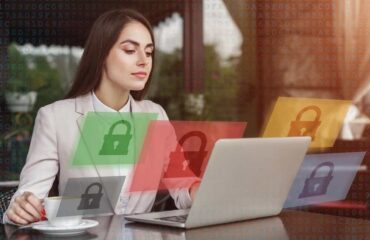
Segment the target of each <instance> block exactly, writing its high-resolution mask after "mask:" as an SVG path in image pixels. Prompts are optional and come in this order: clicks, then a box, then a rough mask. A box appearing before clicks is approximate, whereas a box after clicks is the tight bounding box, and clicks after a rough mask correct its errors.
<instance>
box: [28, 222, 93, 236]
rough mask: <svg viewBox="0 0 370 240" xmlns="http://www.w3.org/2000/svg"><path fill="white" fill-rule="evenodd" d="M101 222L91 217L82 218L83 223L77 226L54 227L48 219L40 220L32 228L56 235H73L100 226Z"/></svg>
mask: <svg viewBox="0 0 370 240" xmlns="http://www.w3.org/2000/svg"><path fill="white" fill-rule="evenodd" d="M98 225H99V222H97V221H95V220H90V219H82V220H81V223H80V224H79V225H77V226H71V227H54V226H51V225H50V224H49V222H48V221H43V222H38V223H37V224H35V225H33V226H32V229H35V230H39V231H40V232H42V233H44V234H48V235H54V236H73V235H79V234H82V233H84V232H85V230H86V229H88V228H92V227H95V226H98Z"/></svg>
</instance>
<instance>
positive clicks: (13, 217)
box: [6, 208, 28, 225]
mask: <svg viewBox="0 0 370 240" xmlns="http://www.w3.org/2000/svg"><path fill="white" fill-rule="evenodd" d="M6 215H7V217H8V218H9V220H10V221H12V222H14V223H16V224H23V225H25V224H28V221H27V220H26V219H24V218H22V217H21V216H18V215H17V214H16V213H15V212H14V210H13V208H10V209H8V211H6Z"/></svg>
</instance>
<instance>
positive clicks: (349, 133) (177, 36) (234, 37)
mask: <svg viewBox="0 0 370 240" xmlns="http://www.w3.org/2000/svg"><path fill="white" fill-rule="evenodd" d="M119 7H128V8H134V9H136V10H138V11H140V12H141V13H143V14H144V15H145V16H146V17H147V18H148V19H149V20H150V22H151V23H152V25H153V27H154V32H155V41H156V59H155V69H154V74H153V81H152V85H151V88H150V91H149V93H148V96H147V98H148V99H151V100H153V101H155V102H157V103H159V104H161V105H162V106H163V107H164V108H165V110H166V111H167V113H168V115H169V117H170V119H172V120H213V121H216V120H218V121H221V120H222V121H247V122H248V127H247V131H246V136H250V137H256V136H259V135H260V133H261V130H262V129H261V128H262V126H263V124H264V122H265V121H266V119H267V118H268V115H269V111H270V109H271V107H272V104H273V102H274V101H275V100H276V98H277V97H279V96H291V97H310V98H326V99H345V100H351V101H352V103H353V106H352V107H351V109H350V113H349V114H348V116H347V119H346V121H345V126H344V130H343V132H342V134H341V135H340V138H338V140H337V142H336V144H335V146H334V147H333V148H332V149H330V150H329V151H331V152H338V151H339V152H346V151H360V150H361V151H362V150H364V151H367V150H368V149H369V146H370V144H369V137H370V128H369V118H368V117H369V115H370V106H369V104H370V94H369V92H370V12H369V11H368V9H370V1H368V0H351V1H347V0H305V1H300V0H296V1H291V0H279V1H273V0H270V1H269V0H95V1H93V3H91V2H90V1H86V0H68V1H58V0H51V1H38V0H32V1H31V0H30V1H28V0H26V1H24V0H12V1H2V2H1V3H0V86H1V90H0V114H1V115H0V129H1V131H0V132H1V135H0V170H1V171H3V173H1V174H0V175H1V176H2V178H3V179H5V180H6V181H8V182H9V181H10V180H12V181H13V180H14V181H13V182H16V180H17V178H18V176H19V172H20V170H21V168H22V166H23V164H24V161H25V159H26V155H27V151H28V146H29V142H30V138H31V134H32V127H33V120H34V117H35V116H36V113H37V111H38V109H39V108H40V107H42V106H44V105H46V104H49V103H51V102H53V101H56V100H58V99H62V98H63V97H64V96H65V94H66V93H67V91H68V89H69V87H70V86H71V83H72V79H73V76H74V73H75V71H76V68H77V65H78V62H79V59H80V57H81V55H82V52H83V45H84V41H85V40H86V37H87V34H88V32H89V30H90V27H91V25H92V23H93V22H94V20H95V19H96V18H97V16H99V15H100V14H101V13H102V12H104V11H107V10H110V9H114V8H119ZM368 159H369V155H368V154H367V155H366V157H365V162H364V164H365V165H367V162H368V161H369V160H368ZM5 180H4V182H6V181H5ZM369 180H370V177H369V176H368V173H367V171H365V172H362V173H359V174H358V176H357V177H356V179H355V183H354V184H353V186H352V188H351V191H350V194H349V196H348V199H349V200H351V201H352V202H354V201H362V203H364V202H365V201H366V200H367V198H368V196H370V192H369V191H368V189H370V184H369V183H368V182H369ZM0 182H1V178H0ZM10 182H11V181H10ZM4 186H6V185H4ZM0 189H1V188H0ZM351 206H352V207H351ZM353 206H357V205H350V207H348V208H343V207H334V208H328V207H325V208H320V207H319V206H316V207H312V208H311V209H309V210H312V211H324V212H327V213H332V214H337V215H338V214H339V215H348V216H353V217H365V218H367V216H368V210H367V208H366V207H365V208H363V207H362V208H355V207H353ZM361 206H363V205H361ZM354 209H355V210H354ZM356 209H357V210H356Z"/></svg>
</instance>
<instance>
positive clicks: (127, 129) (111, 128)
mask: <svg viewBox="0 0 370 240" xmlns="http://www.w3.org/2000/svg"><path fill="white" fill-rule="evenodd" d="M119 124H123V125H125V126H126V133H125V134H129V133H130V132H131V124H130V123H129V122H128V121H126V120H123V119H122V120H119V121H117V122H115V123H114V124H113V125H112V126H111V127H110V128H109V133H108V135H113V131H114V129H115V128H116V126H117V125H119Z"/></svg>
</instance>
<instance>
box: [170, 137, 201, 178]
mask: <svg viewBox="0 0 370 240" xmlns="http://www.w3.org/2000/svg"><path fill="white" fill-rule="evenodd" d="M191 137H198V138H199V139H200V141H201V142H200V148H199V150H198V151H183V145H184V143H185V141H187V140H188V139H190V138H191ZM206 145H207V137H206V135H205V134H204V133H202V132H201V131H191V132H188V133H187V134H185V135H184V136H183V137H182V138H181V139H180V141H179V142H178V144H177V147H176V150H175V151H174V152H171V153H170V163H169V166H168V169H167V173H166V177H194V174H195V175H196V176H197V177H199V176H200V174H201V167H202V164H203V162H204V159H205V157H206V156H207V154H208V152H207V151H205V149H206Z"/></svg>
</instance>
